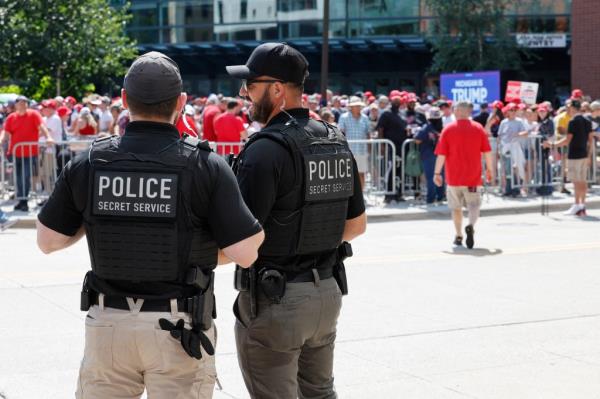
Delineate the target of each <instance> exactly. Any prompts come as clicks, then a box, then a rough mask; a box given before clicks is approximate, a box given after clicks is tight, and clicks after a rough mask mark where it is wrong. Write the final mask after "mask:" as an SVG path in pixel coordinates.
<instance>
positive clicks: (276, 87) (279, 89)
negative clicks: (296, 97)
mask: <svg viewBox="0 0 600 399" xmlns="http://www.w3.org/2000/svg"><path fill="white" fill-rule="evenodd" d="M273 93H274V94H275V98H277V99H280V98H283V97H285V86H284V85H283V83H280V82H275V84H273Z"/></svg>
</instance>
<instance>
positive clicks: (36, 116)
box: [33, 111, 44, 127]
mask: <svg viewBox="0 0 600 399" xmlns="http://www.w3.org/2000/svg"><path fill="white" fill-rule="evenodd" d="M33 115H34V119H35V124H36V126H37V127H40V125H42V124H43V123H44V119H43V118H42V114H40V113H39V112H37V111H33Z"/></svg>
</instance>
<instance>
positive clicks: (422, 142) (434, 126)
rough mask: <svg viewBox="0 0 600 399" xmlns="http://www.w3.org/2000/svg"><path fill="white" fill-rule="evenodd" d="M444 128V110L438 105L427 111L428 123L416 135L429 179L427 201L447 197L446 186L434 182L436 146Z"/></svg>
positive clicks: (432, 201)
mask: <svg viewBox="0 0 600 399" xmlns="http://www.w3.org/2000/svg"><path fill="white" fill-rule="evenodd" d="M442 129H443V122H442V112H441V111H440V109H439V108H438V107H432V108H431V109H430V110H429V112H428V113H427V124H426V125H425V126H423V128H422V129H421V130H420V131H419V133H418V134H417V135H416V136H415V141H416V143H417V144H419V150H420V152H421V162H423V170H424V171H425V179H426V180H427V203H428V204H432V203H434V202H435V201H443V200H444V199H445V198H446V186H445V185H442V186H440V187H438V186H436V185H435V184H434V183H433V175H434V170H435V160H436V156H435V146H436V145H437V142H438V139H439V137H440V134H441V132H442Z"/></svg>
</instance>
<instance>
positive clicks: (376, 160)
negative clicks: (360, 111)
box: [210, 139, 399, 195]
mask: <svg viewBox="0 0 600 399" xmlns="http://www.w3.org/2000/svg"><path fill="white" fill-rule="evenodd" d="M244 144H245V142H210V146H211V148H212V149H213V150H214V151H215V152H216V153H217V154H220V155H223V156H228V155H229V154H232V153H233V154H238V153H239V152H240V151H241V149H242V148H243V146H244ZM348 144H349V145H350V147H351V148H355V149H356V148H359V149H360V151H359V152H357V153H356V154H355V156H356V155H364V156H365V158H366V162H367V169H366V172H365V187H363V190H364V192H365V194H370V195H388V194H389V195H392V194H395V193H396V192H397V187H398V182H397V179H398V176H397V175H396V168H395V167H392V165H393V164H394V166H395V165H396V164H397V162H399V161H398V160H397V156H396V147H395V146H394V143H393V142H391V141H390V140H387V139H367V140H349V141H348ZM362 150H364V151H362ZM389 179H391V181H393V182H395V184H393V185H390V186H389V187H388V180H389Z"/></svg>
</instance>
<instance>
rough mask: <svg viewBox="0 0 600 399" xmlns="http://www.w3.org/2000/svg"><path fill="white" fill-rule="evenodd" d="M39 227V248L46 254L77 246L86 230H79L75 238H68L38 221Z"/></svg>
mask: <svg viewBox="0 0 600 399" xmlns="http://www.w3.org/2000/svg"><path fill="white" fill-rule="evenodd" d="M36 226H37V243H38V247H39V248H40V249H41V251H42V252H43V253H45V254H50V253H52V252H56V251H59V250H61V249H65V248H68V247H70V246H71V245H73V244H75V243H76V242H77V241H79V240H80V239H81V237H83V236H84V235H85V229H84V227H83V226H81V227H80V228H79V230H77V233H75V235H73V236H67V235H64V234H61V233H58V232H56V231H54V230H52V229H50V228H48V227H46V226H44V225H43V224H42V223H41V222H40V221H39V220H38V221H36Z"/></svg>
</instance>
